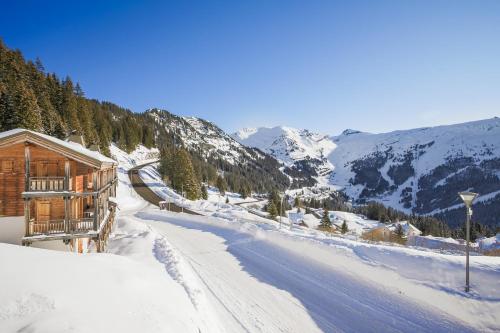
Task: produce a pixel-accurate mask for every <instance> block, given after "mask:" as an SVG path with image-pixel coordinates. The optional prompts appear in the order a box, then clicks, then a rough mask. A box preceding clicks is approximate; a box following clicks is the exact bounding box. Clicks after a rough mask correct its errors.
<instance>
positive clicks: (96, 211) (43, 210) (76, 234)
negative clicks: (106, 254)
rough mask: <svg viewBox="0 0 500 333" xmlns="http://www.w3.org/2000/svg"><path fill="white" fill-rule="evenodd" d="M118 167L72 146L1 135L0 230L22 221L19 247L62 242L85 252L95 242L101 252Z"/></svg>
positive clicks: (21, 134)
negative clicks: (34, 243)
mask: <svg viewBox="0 0 500 333" xmlns="http://www.w3.org/2000/svg"><path fill="white" fill-rule="evenodd" d="M82 142H83V141H82ZM116 166H117V162H116V161H114V160H112V159H110V158H108V157H106V156H104V155H102V154H100V153H99V152H97V151H92V150H89V149H86V148H85V147H83V146H82V145H81V144H79V143H76V142H67V141H63V140H59V139H57V138H54V137H51V136H49V135H45V134H41V133H37V132H34V131H29V130H25V129H14V130H10V131H6V132H2V133H0V228H1V227H2V224H3V226H5V225H7V224H8V223H9V221H10V220H13V219H14V218H15V217H24V218H23V219H18V220H19V222H20V223H23V225H24V228H23V229H24V233H23V234H24V235H23V236H22V239H20V240H19V241H20V242H19V243H21V244H23V245H30V244H32V243H33V242H39V241H50V240H61V241H63V242H64V243H65V244H68V245H70V246H71V248H72V249H73V250H74V251H78V252H85V251H86V249H87V247H88V245H90V244H91V242H94V244H95V247H96V250H97V251H98V252H100V251H102V250H103V249H104V247H105V246H106V242H107V239H108V237H109V233H110V231H111V226H112V224H113V222H114V216H115V207H116V203H115V201H114V200H112V199H110V198H113V197H115V196H116V183H117V172H116ZM10 222H11V224H12V221H10ZM3 230H5V229H0V233H4V234H2V235H0V237H2V236H3V237H5V236H7V235H5V233H6V232H7V231H3Z"/></svg>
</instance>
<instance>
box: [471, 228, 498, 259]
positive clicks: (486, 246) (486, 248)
mask: <svg viewBox="0 0 500 333" xmlns="http://www.w3.org/2000/svg"><path fill="white" fill-rule="evenodd" d="M477 243H478V246H479V250H480V251H481V253H483V254H486V255H489V256H500V233H498V234H497V235H496V236H493V237H490V238H481V239H478V241H477Z"/></svg>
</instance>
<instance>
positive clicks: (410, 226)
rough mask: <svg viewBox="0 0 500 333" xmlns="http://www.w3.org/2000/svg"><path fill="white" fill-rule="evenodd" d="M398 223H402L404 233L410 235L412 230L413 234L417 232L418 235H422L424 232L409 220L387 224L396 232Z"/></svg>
mask: <svg viewBox="0 0 500 333" xmlns="http://www.w3.org/2000/svg"><path fill="white" fill-rule="evenodd" d="M398 225H401V227H402V228H403V233H404V234H405V235H408V234H409V233H410V232H412V233H413V234H416V235H420V234H421V233H422V231H420V230H418V229H417V228H416V227H415V226H414V225H413V224H411V223H410V222H408V221H401V222H395V223H391V224H389V225H388V226H387V228H388V229H389V230H390V231H393V232H395V231H396V228H397V227H398Z"/></svg>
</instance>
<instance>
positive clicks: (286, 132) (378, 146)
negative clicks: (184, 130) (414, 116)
mask: <svg viewBox="0 0 500 333" xmlns="http://www.w3.org/2000/svg"><path fill="white" fill-rule="evenodd" d="M232 137H233V138H235V139H236V140H238V141H239V142H240V143H242V144H244V145H248V146H252V147H256V148H259V149H260V150H262V151H264V152H267V153H269V154H271V155H273V156H274V157H276V158H277V159H278V160H279V161H281V162H282V163H283V164H284V165H285V166H286V168H287V170H291V171H293V170H295V171H296V173H297V174H299V173H302V174H301V176H302V177H303V178H306V177H307V175H309V176H310V178H312V179H313V182H314V183H315V185H316V186H324V185H329V186H334V188H336V189H339V190H342V191H343V192H345V193H346V194H347V195H348V196H349V197H350V198H352V199H353V201H354V202H356V203H364V202H367V201H378V202H382V203H383V204H385V205H387V206H390V207H393V208H396V209H398V210H401V211H404V212H406V213H408V214H413V213H414V214H422V215H437V216H438V217H440V218H442V219H444V220H446V221H447V222H448V224H450V225H451V226H458V225H460V224H461V223H462V222H463V219H464V215H465V214H464V211H463V205H462V203H461V201H460V199H459V197H458V196H457V193H458V192H459V191H465V190H468V191H474V192H477V193H479V194H480V196H479V197H478V199H477V200H476V205H475V212H474V217H475V218H476V219H477V220H478V221H481V223H484V224H489V225H497V224H498V223H499V222H500V119H499V118H497V117H495V118H492V119H486V120H480V121H474V122H467V123H463V124H456V125H447V126H437V127H426V128H418V129H412V130H402V131H394V132H389V133H381V134H372V133H365V132H360V131H356V130H345V131H344V132H342V134H340V135H337V136H329V135H322V134H317V133H313V132H311V131H309V130H306V129H294V128H290V127H284V126H279V127H273V128H266V127H262V128H252V129H248V128H247V129H242V130H240V131H238V132H236V133H234V134H232Z"/></svg>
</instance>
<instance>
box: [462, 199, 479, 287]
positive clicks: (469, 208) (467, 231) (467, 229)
mask: <svg viewBox="0 0 500 333" xmlns="http://www.w3.org/2000/svg"><path fill="white" fill-rule="evenodd" d="M458 195H459V196H460V198H461V199H462V200H463V202H464V204H465V209H466V210H467V220H466V224H465V239H466V241H467V246H466V248H465V291H466V292H469V290H470V285H469V241H470V219H471V217H472V202H473V201H474V199H475V198H476V197H477V196H478V194H477V193H474V192H460V193H458Z"/></svg>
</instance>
